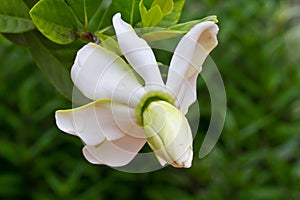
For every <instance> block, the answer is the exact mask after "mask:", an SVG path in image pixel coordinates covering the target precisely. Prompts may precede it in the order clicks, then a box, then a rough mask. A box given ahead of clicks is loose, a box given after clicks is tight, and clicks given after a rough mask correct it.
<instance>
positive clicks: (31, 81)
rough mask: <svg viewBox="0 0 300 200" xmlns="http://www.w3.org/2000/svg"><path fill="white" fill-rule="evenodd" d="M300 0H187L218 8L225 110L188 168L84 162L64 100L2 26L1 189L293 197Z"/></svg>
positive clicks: (45, 193)
mask: <svg viewBox="0 0 300 200" xmlns="http://www.w3.org/2000/svg"><path fill="white" fill-rule="evenodd" d="M299 10H300V2H299V3H297V1H289V0H284V1H276V0H269V1H264V0H257V1H238V0H229V1H221V0H200V1H197V0H194V1H192V0H187V2H186V5H185V9H184V12H183V16H182V21H188V20H192V19H198V18H202V17H205V16H207V15H211V14H215V15H217V16H218V18H219V20H220V22H219V27H220V33H219V36H218V38H219V45H218V47H217V48H216V49H215V50H214V51H213V53H212V55H211V56H212V58H213V59H214V61H215V63H216V64H217V66H218V68H219V70H220V72H221V74H222V77H223V81H224V84H225V87H226V93H227V100H228V112H227V116H226V123H225V127H224V129H223V132H222V135H221V138H220V140H219V141H218V144H217V145H216V147H215V148H214V150H213V151H212V152H211V153H210V154H209V155H208V156H207V157H205V158H204V159H201V160H200V159H198V158H197V154H198V151H199V147H200V144H201V142H202V141H201V140H202V135H201V133H202V134H203V133H205V131H206V129H207V123H208V121H209V117H210V101H209V95H208V93H207V92H206V90H205V85H204V83H203V81H202V80H201V78H199V94H198V95H199V102H200V106H201V109H202V111H203V112H201V122H200V128H199V134H198V135H197V137H196V140H195V157H194V161H193V166H192V167H191V168H190V169H175V168H172V167H166V168H164V169H162V170H159V171H156V172H151V173H144V174H129V173H124V172H120V171H117V170H114V169H111V168H109V167H106V166H96V165H92V164H89V163H88V162H87V161H86V160H85V159H84V157H83V156H82V154H81V148H82V146H83V145H82V143H81V141H80V140H79V139H78V138H76V137H73V136H69V135H67V134H64V133H62V132H61V131H59V130H58V129H57V128H56V126H55V121H54V111H55V110H56V109H58V108H70V107H71V103H70V102H69V101H67V100H66V99H64V98H63V97H62V96H61V95H60V94H59V93H57V92H56V90H55V89H54V88H53V87H52V86H51V85H50V84H49V83H48V82H47V81H46V80H45V77H44V76H43V75H42V73H41V72H40V71H39V69H38V68H37V67H36V65H35V64H34V62H33V60H32V58H31V55H30V53H29V51H28V50H27V49H25V48H23V47H20V46H16V45H14V44H12V43H10V42H8V41H7V40H5V39H4V37H2V36H0V82H1V84H0V99H1V104H0V199H155V200H156V199H157V200H160V199H229V198H230V199H243V200H244V199H300V159H299V158H300V135H299V131H300V66H299V63H300V62H299V61H300V15H299V14H298V13H299Z"/></svg>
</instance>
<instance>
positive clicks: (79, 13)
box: [65, 0, 102, 28]
mask: <svg viewBox="0 0 300 200" xmlns="http://www.w3.org/2000/svg"><path fill="white" fill-rule="evenodd" d="M101 2H102V0H65V3H66V4H67V5H68V6H69V7H70V8H71V9H72V10H73V11H74V13H75V15H76V17H77V19H78V20H79V21H80V22H81V23H82V24H84V25H85V26H86V28H87V27H88V22H89V21H90V19H91V18H92V17H93V15H94V14H95V13H96V11H97V10H98V8H99V6H100V5H101Z"/></svg>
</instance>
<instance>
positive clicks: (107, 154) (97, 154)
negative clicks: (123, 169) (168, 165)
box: [83, 135, 146, 167]
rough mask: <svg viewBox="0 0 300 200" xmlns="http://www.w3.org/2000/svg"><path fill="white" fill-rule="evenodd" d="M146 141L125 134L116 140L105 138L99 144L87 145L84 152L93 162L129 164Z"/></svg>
mask: <svg viewBox="0 0 300 200" xmlns="http://www.w3.org/2000/svg"><path fill="white" fill-rule="evenodd" d="M145 143H146V140H145V139H139V138H134V137H131V136H128V135H125V136H124V137H122V138H120V139H118V140H115V141H107V140H105V141H104V142H103V143H102V144H100V145H97V146H91V145H86V146H85V147H84V148H83V154H84V156H85V158H86V159H87V160H88V161H89V162H91V163H94V164H105V165H108V166H111V167H120V166H124V165H126V164H128V163H129V162H130V161H131V160H132V159H133V158H134V157H135V156H136V155H137V153H138V152H139V151H140V150H141V148H142V147H143V146H144V144H145Z"/></svg>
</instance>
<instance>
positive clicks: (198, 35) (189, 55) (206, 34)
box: [166, 22, 219, 112]
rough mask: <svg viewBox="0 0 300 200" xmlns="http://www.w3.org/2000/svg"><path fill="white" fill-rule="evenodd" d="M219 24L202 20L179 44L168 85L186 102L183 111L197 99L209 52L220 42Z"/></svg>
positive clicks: (173, 58) (169, 74) (169, 73)
mask: <svg viewBox="0 0 300 200" xmlns="http://www.w3.org/2000/svg"><path fill="white" fill-rule="evenodd" d="M218 30H219V28H218V26H217V25H216V24H214V23H213V22H202V23H200V24H198V25H196V26H195V27H193V28H192V29H191V30H190V31H189V32H188V33H187V34H186V35H185V36H183V38H182V39H181V40H180V42H179V44H178V45H177V47H176V49H175V52H174V55H173V57H172V60H171V63H170V68H169V72H168V79H167V83H166V85H167V87H168V88H169V89H170V90H171V91H172V92H173V94H175V95H176V96H177V97H178V98H179V99H180V98H182V97H183V99H182V100H180V103H181V104H184V106H180V105H179V107H182V111H184V112H186V111H187V108H188V107H189V106H190V105H191V103H193V102H194V101H195V100H196V84H195V83H196V80H197V76H198V74H199V73H200V71H201V69H202V64H203V62H204V61H205V59H206V57H207V56H208V54H209V53H210V52H211V51H212V50H213V48H214V47H215V46H216V45H217V44H218V41H217V33H218Z"/></svg>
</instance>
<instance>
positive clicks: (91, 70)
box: [71, 43, 141, 103]
mask: <svg viewBox="0 0 300 200" xmlns="http://www.w3.org/2000/svg"><path fill="white" fill-rule="evenodd" d="M71 77H72V80H73V82H74V84H75V85H76V86H77V87H78V88H79V90H80V91H81V92H82V93H83V94H84V95H85V96H86V97H88V98H90V99H93V100H98V99H103V98H108V99H112V97H113V98H114V100H116V101H120V102H124V103H127V102H128V99H129V98H131V97H130V96H131V95H132V92H133V91H135V90H136V89H138V88H140V87H141V85H140V83H139V82H138V80H137V78H136V75H135V72H134V71H133V70H132V68H131V67H130V66H128V64H126V62H125V61H124V60H123V59H122V58H120V57H119V56H118V55H116V54H114V53H113V52H111V51H108V50H106V49H104V48H103V47H101V46H99V45H97V44H94V43H89V44H87V45H85V46H84V47H83V48H82V49H80V50H79V51H78V53H77V56H76V59H75V62H74V65H73V66H72V69H71Z"/></svg>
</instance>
